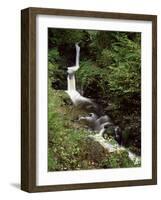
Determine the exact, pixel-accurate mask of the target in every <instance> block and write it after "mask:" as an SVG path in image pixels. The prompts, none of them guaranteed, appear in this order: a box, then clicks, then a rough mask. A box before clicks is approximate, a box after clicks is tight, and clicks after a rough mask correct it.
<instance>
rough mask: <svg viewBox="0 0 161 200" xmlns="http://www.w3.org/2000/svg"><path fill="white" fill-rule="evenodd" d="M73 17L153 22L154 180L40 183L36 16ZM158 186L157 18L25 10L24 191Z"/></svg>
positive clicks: (22, 84) (22, 64)
mask: <svg viewBox="0 0 161 200" xmlns="http://www.w3.org/2000/svg"><path fill="white" fill-rule="evenodd" d="M37 15H47V16H52V15H56V16H66V17H69V16H72V17H75V18H77V17H86V18H94V19H97V18H101V19H116V20H117V19H118V20H135V21H147V22H151V23H152V130H151V131H152V167H151V169H152V177H151V178H150V179H141V180H122V181H109V182H93V183H77V184H58V185H41V186H37V184H36V174H37V172H36V140H37V138H36V98H37V96H36V73H37V71H36V37H37V36H36V17H37ZM155 184H157V16H155V15H143V14H125V13H111V12H93V11H76V10H61V9H48V8H27V9H24V10H22V11H21V189H22V190H24V191H27V192H45V191H59V190H77V189H94V188H109V187H123V186H139V185H155Z"/></svg>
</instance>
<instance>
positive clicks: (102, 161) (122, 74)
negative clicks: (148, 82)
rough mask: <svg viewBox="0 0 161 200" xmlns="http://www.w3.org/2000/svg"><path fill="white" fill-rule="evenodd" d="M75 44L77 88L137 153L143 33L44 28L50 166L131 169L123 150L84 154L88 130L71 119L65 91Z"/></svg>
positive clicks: (138, 150)
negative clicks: (118, 130)
mask: <svg viewBox="0 0 161 200" xmlns="http://www.w3.org/2000/svg"><path fill="white" fill-rule="evenodd" d="M75 43H79V46H80V69H79V70H78V72H77V73H76V80H77V90H78V91H79V92H80V93H81V94H82V95H83V96H85V97H89V98H91V99H92V100H94V101H95V102H96V103H97V104H99V105H101V109H102V111H103V112H104V114H107V115H109V116H110V117H111V118H112V120H113V121H114V123H115V124H117V125H118V126H119V127H120V128H121V130H122V137H123V145H124V146H125V147H126V148H128V149H129V150H131V151H132V152H135V153H136V154H137V155H140V153H141V34H140V33H134V32H116V31H88V30H70V29H68V30H67V29H48V49H49V50H48V76H49V84H48V85H49V92H48V93H49V98H48V99H49V103H48V120H49V122H48V125H49V156H48V157H49V160H48V163H49V164H48V169H49V171H52V170H71V169H92V168H111V167H132V166H134V165H133V163H131V161H130V160H128V159H127V156H126V152H122V153H120V154H119V155H115V154H113V155H110V156H108V155H107V152H104V151H103V150H100V151H101V152H102V153H101V155H99V156H98V158H97V159H95V160H93V159H92V156H91V155H90V153H87V152H89V151H88V148H89V146H90V145H88V146H87V144H86V143H85V142H84V139H83V138H84V137H85V136H86V135H87V134H88V132H87V131H86V130H84V129H83V128H82V127H80V126H79V125H78V124H77V123H74V122H73V120H74V116H75V115H76V113H75V112H76V111H74V110H73V106H72V104H71V102H70V100H69V98H68V96H67V94H66V93H65V92H64V91H65V90H66V89H67V67H70V66H74V65H75ZM77 112H78V111H77ZM79 112H81V111H79ZM85 152H86V153H85ZM94 154H96V152H95V150H94ZM122 154H123V155H122Z"/></svg>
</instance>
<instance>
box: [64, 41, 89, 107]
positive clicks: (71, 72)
mask: <svg viewBox="0 0 161 200" xmlns="http://www.w3.org/2000/svg"><path fill="white" fill-rule="evenodd" d="M75 47H76V60H75V66H72V67H68V69H67V73H68V76H67V91H66V92H67V93H68V95H69V96H70V99H71V100H72V102H73V104H74V105H76V106H80V105H84V104H92V101H91V100H90V99H89V98H86V97H83V96H82V95H81V94H80V93H79V92H78V91H77V90H76V81H75V72H76V71H77V70H78V69H79V56H80V47H79V45H78V44H77V43H76V44H75Z"/></svg>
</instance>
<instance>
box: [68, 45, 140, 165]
mask: <svg viewBox="0 0 161 200" xmlns="http://www.w3.org/2000/svg"><path fill="white" fill-rule="evenodd" d="M75 46H76V64H75V66H72V67H68V70H67V73H68V75H67V91H66V92H67V94H68V95H69V97H70V99H71V101H72V102H73V104H74V105H75V106H82V109H83V108H85V107H86V106H87V105H88V106H89V105H90V106H92V107H93V111H94V109H95V108H96V107H97V106H96V104H94V103H93V102H92V101H91V100H90V99H89V98H86V97H83V96H82V95H81V94H80V93H79V92H78V91H77V90H76V80H75V73H76V71H77V70H78V69H79V67H80V66H79V57H80V47H79V45H78V44H75ZM80 120H85V121H86V122H88V126H89V128H90V129H91V130H92V131H95V132H97V134H96V135H94V136H93V135H90V137H91V138H92V139H93V140H95V141H97V142H99V143H100V144H101V145H102V146H103V147H104V148H105V149H108V151H109V152H114V151H118V150H126V151H127V152H128V154H129V158H130V159H131V160H132V161H134V163H135V164H137V163H139V162H141V159H140V157H139V156H136V155H135V154H134V153H132V152H131V151H129V150H127V149H125V147H123V146H120V144H118V145H112V144H110V143H109V142H108V141H107V140H105V139H104V138H103V134H104V132H105V131H106V128H107V127H109V126H113V127H114V131H115V136H116V137H115V139H116V141H118V140H117V139H118V137H120V136H119V130H120V128H119V127H118V126H115V125H114V124H113V123H112V122H111V120H110V118H109V117H108V116H107V115H104V116H101V117H98V116H97V115H96V114H95V113H90V114H89V115H88V116H85V117H80V118H79V121H80Z"/></svg>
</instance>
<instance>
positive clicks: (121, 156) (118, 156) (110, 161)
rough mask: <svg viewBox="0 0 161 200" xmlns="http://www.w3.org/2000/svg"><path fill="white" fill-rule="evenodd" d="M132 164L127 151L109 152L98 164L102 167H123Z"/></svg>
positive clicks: (132, 165) (131, 165)
mask: <svg viewBox="0 0 161 200" xmlns="http://www.w3.org/2000/svg"><path fill="white" fill-rule="evenodd" d="M134 166H135V165H134V163H133V161H131V160H130V159H129V157H128V152H126V151H119V152H114V153H111V154H109V156H108V157H107V158H105V159H104V160H102V162H101V164H100V167H102V168H125V167H134Z"/></svg>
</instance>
